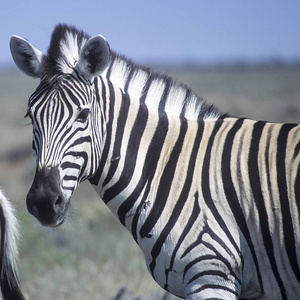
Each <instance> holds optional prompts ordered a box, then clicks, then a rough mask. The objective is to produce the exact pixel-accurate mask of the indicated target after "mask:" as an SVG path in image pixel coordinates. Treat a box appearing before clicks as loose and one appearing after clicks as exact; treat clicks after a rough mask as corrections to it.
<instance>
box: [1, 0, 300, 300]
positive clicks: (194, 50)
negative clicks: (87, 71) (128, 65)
mask: <svg viewBox="0 0 300 300" xmlns="http://www.w3.org/2000/svg"><path fill="white" fill-rule="evenodd" d="M57 23H67V24H72V25H75V26H76V27H78V28H79V29H83V30H84V31H86V32H87V33H88V34H90V35H95V34H98V33H100V34H102V35H103V36H105V37H106V38H107V40H108V42H109V44H110V46H111V48H112V49H114V50H115V51H118V52H120V53H123V54H125V55H126V56H127V57H129V58H131V59H133V60H134V61H136V62H138V63H142V64H145V65H150V66H152V67H153V68H155V69H157V70H160V71H162V72H166V73H169V74H171V75H173V76H174V77H175V78H177V80H178V81H180V82H185V83H187V84H188V85H190V86H191V87H192V88H193V89H194V91H195V92H197V93H198V94H200V95H201V96H202V97H203V98H204V99H205V100H206V101H208V102H210V103H213V104H215V105H216V106H217V107H219V108H220V109H221V110H223V111H224V112H229V113H230V114H232V115H236V116H247V117H250V118H254V119H263V120H270V121H274V122H299V121H300V41H299V37H300V2H299V1H298V0H294V1H292V0H288V1H274V0H264V1H259V0H253V1H239V0H233V1H232V0H228V1H223V2H221V1H206V0H203V1H202V0H194V1H189V0H187V1H177V0H172V1H170V0H163V1H162V0H159V1H158V0H154V1H148V0H145V1H137V0H133V1H130V0H128V1H122V0H110V1H101V0H97V1H95V0H94V1H88V0H87V1H84V2H82V1H75V0H73V1H69V0H65V1H60V2H58V1H56V2H55V1H36V0H27V1H15V0H10V1H6V2H5V3H2V4H1V11H0V186H1V187H2V188H3V190H4V191H5V193H6V195H7V196H8V197H9V198H10V199H11V200H12V202H13V203H14V205H15V206H16V208H17V216H18V218H19V219H20V224H21V227H20V229H21V241H20V262H19V272H20V279H21V284H22V287H23V289H24V292H25V293H26V296H27V298H28V299H119V300H120V299H122V300H124V299H128V300H129V299H130V300H131V299H142V300H145V299H175V298H172V297H171V296H168V295H166V294H164V292H163V290H162V289H160V288H159V287H158V286H157V285H156V283H155V282H154V281H153V279H152V278H151V277H150V275H149V274H148V271H147V269H146V266H145V264H144V259H143V256H142V254H141V252H140V250H139V248H138V247H137V246H136V244H135V243H134V241H133V240H132V238H131V236H130V235H129V233H127V231H126V230H125V229H124V228H123V227H122V226H121V225H120V224H119V222H118V221H117V220H115V219H114V217H113V216H112V214H111V213H110V211H109V210H108V209H107V208H106V207H105V205H104V204H103V203H102V201H101V199H100V198H99V197H98V196H97V195H96V193H95V192H94V190H93V189H92V187H91V186H90V185H89V184H88V183H83V184H82V185H81V186H80V187H79V189H78V190H77V191H76V193H75V195H74V197H73V202H72V208H71V215H70V218H69V220H68V222H67V223H66V224H64V225H63V226H61V227H60V228H56V229H52V230H51V229H46V228H42V227H41V226H40V225H39V224H38V223H37V222H36V221H35V220H34V219H33V217H31V216H30V215H29V213H28V212H27V210H26V205H25V198H26V194H27V191H28V190H29V188H30V185H31V182H32V180H33V175H34V170H35V160H34V157H33V155H32V153H31V134H32V133H31V126H30V124H29V121H28V120H27V119H26V120H25V119H24V118H23V117H24V115H25V113H26V106H27V100H28V98H29V96H30V95H31V93H32V92H33V91H34V90H35V88H36V87H37V85H38V83H39V82H38V80H34V79H31V78H28V77H26V76H25V75H23V74H21V72H20V71H19V70H17V68H16V67H15V66H14V64H13V61H12V58H11V56H10V51H9V46H8V45H9V39H10V37H11V35H13V34H16V35H19V36H22V37H25V38H26V39H28V40H29V41H30V42H31V43H32V44H33V45H34V46H35V47H36V48H38V49H40V50H41V51H43V52H46V51H47V48H48V45H49V41H50V36H51V33H52V31H53V28H54V26H55V25H56V24H57ZM139 297H140V298H139Z"/></svg>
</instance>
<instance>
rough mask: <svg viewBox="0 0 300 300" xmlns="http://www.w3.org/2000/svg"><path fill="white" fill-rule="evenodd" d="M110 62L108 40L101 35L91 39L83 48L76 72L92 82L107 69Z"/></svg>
mask: <svg viewBox="0 0 300 300" xmlns="http://www.w3.org/2000/svg"><path fill="white" fill-rule="evenodd" d="M109 62H110V48H109V45H108V43H107V41H106V39H105V38H104V37H103V36H101V35H100V34H99V35H96V36H94V37H92V38H90V39H89V40H88V41H87V42H86V43H85V44H84V46H83V47H82V49H81V51H80V54H79V61H78V63H77V65H76V70H78V71H79V72H80V73H81V74H82V75H83V76H84V77H86V78H87V79H90V80H92V79H93V78H94V77H96V76H98V75H100V74H101V73H102V72H103V71H104V70H105V69H106V68H107V66H108V64H109Z"/></svg>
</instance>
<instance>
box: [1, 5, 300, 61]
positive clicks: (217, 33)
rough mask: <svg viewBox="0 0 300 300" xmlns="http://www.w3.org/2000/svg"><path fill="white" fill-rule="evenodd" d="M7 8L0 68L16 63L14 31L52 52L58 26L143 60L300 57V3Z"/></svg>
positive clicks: (230, 59) (137, 59)
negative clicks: (74, 29)
mask: <svg viewBox="0 0 300 300" xmlns="http://www.w3.org/2000/svg"><path fill="white" fill-rule="evenodd" d="M0 9H1V10H0V66H10V65H12V64H13V61H12V58H11V55H10V50H9V39H10V37H11V36H12V35H13V34H16V35H19V36H22V37H24V38H26V39H27V40H29V41H30V42H31V43H32V44H33V45H34V47H36V48H38V49H39V50H41V51H43V52H44V53H45V52H46V51H47V49H48V46H49V42H50V37H51V33H52V31H53V29H54V26H55V25H56V24H57V23H66V24H71V25H74V26H76V27H78V28H79V29H82V30H84V31H85V32H86V33H88V34H89V35H91V36H93V35H96V34H102V35H103V36H105V37H106V39H107V40H108V42H109V44H110V47H111V48H112V49H114V50H115V51H117V52H119V53H122V54H125V55H126V56H127V57H129V58H131V59H133V60H134V61H137V62H139V63H147V62H149V63H150V62H151V63H155V62H157V63H166V64H169V63H177V64H178V63H195V64H207V63H208V64H209V63H220V62H232V61H258V60H259V61H260V60H278V59H280V60H286V61H289V62H290V61H294V60H298V61H299V60H300V1H299V0H285V1H282V0H251V1H250V0H151V1H150V0H140V1H138V0H106V1H102V0H92V1H89V0H85V1H83V0H81V1H77V0H73V1H70V0H60V1H41V0H39V1H37V0H26V1H24V0H21V1H20V0H18V1H16V0H9V1H2V4H1V7H0Z"/></svg>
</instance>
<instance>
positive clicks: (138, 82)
mask: <svg viewBox="0 0 300 300" xmlns="http://www.w3.org/2000/svg"><path fill="white" fill-rule="evenodd" d="M89 38H90V36H89V35H87V34H86V33H84V32H83V31H80V30H78V29H76V28H75V27H73V26H68V25H64V24H58V25H57V26H56V27H55V29H54V31H53V34H52V37H51V42H50V46H49V49H48V53H47V55H46V56H44V59H43V71H44V76H45V79H46V80H47V81H49V82H51V81H52V80H53V79H55V78H56V77H57V76H59V75H62V74H67V73H72V72H73V71H74V68H75V65H76V63H77V61H78V59H79V53H80V50H81V49H82V47H83V45H84V44H85V42H86V41H87V40H88V39H89ZM102 76H106V77H108V79H109V80H110V81H111V82H112V83H113V84H115V85H116V86H119V87H120V88H121V89H122V90H123V91H124V92H126V93H128V94H129V95H130V96H133V97H135V98H136V99H139V98H140V97H142V96H143V93H145V90H147V97H146V98H145V99H146V100H145V102H146V105H147V106H148V107H149V108H153V109H163V110H164V111H165V112H166V113H167V114H171V115H181V116H184V117H186V118H188V119H196V120H202V119H203V120H204V119H218V118H220V117H223V116H225V115H223V114H222V113H221V112H220V111H219V110H218V109H217V108H216V107H214V106H213V105H210V104H207V103H206V102H205V101H204V100H203V98H202V97H200V96H198V95H196V94H195V93H194V92H193V91H192V90H191V89H190V88H189V87H188V86H187V85H185V84H183V83H180V84H178V83H177V82H176V81H175V79H174V78H172V77H170V76H168V75H165V74H161V73H158V72H154V71H153V70H152V69H150V68H148V67H144V66H141V65H137V64H135V63H134V62H133V61H131V60H130V59H127V58H126V57H125V56H123V55H120V54H117V53H116V52H114V51H111V63H110V66H109V67H108V69H107V70H106V71H105V72H104V73H103V74H102ZM147 85H149V86H148V88H147Z"/></svg>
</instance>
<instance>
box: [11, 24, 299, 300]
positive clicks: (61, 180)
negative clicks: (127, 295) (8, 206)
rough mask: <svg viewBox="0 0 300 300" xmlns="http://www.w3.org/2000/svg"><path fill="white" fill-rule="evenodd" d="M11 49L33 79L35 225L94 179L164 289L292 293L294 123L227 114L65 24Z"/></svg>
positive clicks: (295, 283)
mask: <svg viewBox="0 0 300 300" xmlns="http://www.w3.org/2000/svg"><path fill="white" fill-rule="evenodd" d="M10 48H11V52H12V56H13V59H14V61H15V63H16V65H17V66H18V68H19V69H20V70H21V71H23V72H24V73H26V74H27V75H29V76H31V77H34V78H39V79H40V84H39V86H38V87H37V89H36V91H35V92H34V93H33V94H32V96H31V97H30V98H29V101H28V108H27V113H26V116H27V117H29V118H30V119H31V122H32V126H33V142H32V145H33V150H34V152H35V156H36V173H35V177H34V180H33V183H32V186H31V188H30V190H29V192H28V195H27V198H26V203H27V208H28V211H29V212H30V213H31V214H32V215H33V216H34V217H36V218H37V219H38V220H39V222H40V223H41V224H42V225H44V226H52V227H55V226H59V225H61V224H63V223H64V221H65V220H66V218H67V215H68V211H69V208H70V206H71V196H72V194H73V192H74V190H75V189H76V188H77V186H78V185H79V184H80V183H81V182H82V181H84V180H89V182H90V183H91V184H92V185H93V187H94V188H95V190H96V192H97V193H98V194H99V196H100V198H101V199H102V200H103V201H104V203H105V204H106V205H107V206H108V208H109V209H110V210H111V211H112V213H113V214H114V215H115V216H116V217H117V218H118V219H119V220H120V222H121V224H122V225H123V226H125V227H126V228H127V229H128V231H129V232H130V233H131V234H132V236H133V238H134V240H135V242H136V243H137V244H138V246H139V247H140V248H141V250H142V252H143V254H144V256H145V262H146V265H147V268H148V270H149V272H150V274H151V275H152V277H153V278H154V280H155V281H156V282H157V283H158V284H159V285H160V286H161V287H162V288H164V289H165V290H167V291H169V292H170V293H172V294H174V295H176V296H178V297H181V298H185V299H188V300H198V299H300V267H299V265H300V220H299V219H300V218H299V212H300V172H299V162H300V125H297V124H288V123H287V124H278V123H270V122H266V121H255V120H251V119H247V118H236V117H232V116H230V115H228V114H224V113H222V112H221V111H220V110H218V109H217V108H216V107H215V106H213V105H210V104H208V103H207V102H205V101H204V100H203V99H202V98H201V97H199V96H197V95H196V94H195V93H194V92H193V91H192V90H191V89H190V88H189V87H188V86H187V85H185V84H181V83H177V82H176V81H175V80H174V79H173V78H172V77H170V76H168V75H164V74H161V73H158V72H155V71H153V70H152V69H150V68H148V67H144V66H140V65H137V64H135V63H134V62H132V61H131V60H130V59H128V58H126V57H125V56H123V55H121V54H118V53H117V52H115V51H113V50H111V49H110V47H109V44H108V42H107V41H106V39H105V38H104V37H103V36H101V35H96V36H92V37H91V36H89V35H88V34H86V33H85V32H83V31H81V30H78V29H77V28H76V27H74V26H70V25H66V24H58V25H57V26H56V27H55V29H54V31H53V33H52V37H51V41H50V46H49V48H48V52H47V54H43V53H42V52H41V51H39V50H38V49H36V48H35V47H34V46H33V45H31V44H30V43H29V42H28V41H27V40H25V39H24V38H22V37H18V36H12V38H11V41H10Z"/></svg>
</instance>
